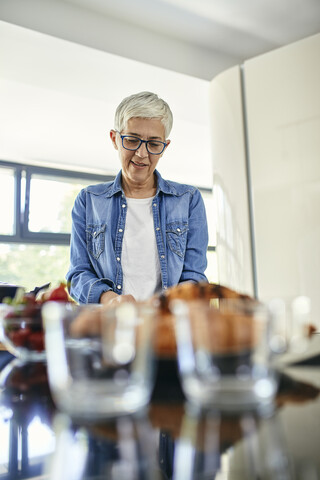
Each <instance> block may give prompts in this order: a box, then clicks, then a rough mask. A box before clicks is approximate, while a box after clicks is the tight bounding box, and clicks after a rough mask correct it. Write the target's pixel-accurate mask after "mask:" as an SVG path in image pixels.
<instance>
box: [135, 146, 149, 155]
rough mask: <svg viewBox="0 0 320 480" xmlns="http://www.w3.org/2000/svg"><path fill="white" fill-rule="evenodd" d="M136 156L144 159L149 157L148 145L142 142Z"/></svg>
mask: <svg viewBox="0 0 320 480" xmlns="http://www.w3.org/2000/svg"><path fill="white" fill-rule="evenodd" d="M136 154H137V155H139V157H142V158H144V157H147V156H148V155H149V152H148V150H147V144H146V143H144V142H142V143H141V145H140V147H139V148H137V150H136Z"/></svg>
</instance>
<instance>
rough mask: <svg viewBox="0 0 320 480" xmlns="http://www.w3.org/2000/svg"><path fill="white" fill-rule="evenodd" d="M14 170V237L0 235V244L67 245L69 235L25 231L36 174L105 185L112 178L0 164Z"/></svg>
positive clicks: (12, 163)
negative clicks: (31, 185) (33, 179)
mask: <svg viewBox="0 0 320 480" xmlns="http://www.w3.org/2000/svg"><path fill="white" fill-rule="evenodd" d="M2 167H3V168H11V169H13V170H15V176H14V212H15V213H14V232H15V233H14V234H13V235H1V234H0V242H1V243H25V244H30V243H32V244H45V245H69V244H70V234H69V233H54V232H32V231H30V230H29V228H28V223H29V210H30V184H31V177H32V175H35V174H39V175H44V176H47V177H49V178H50V177H55V178H57V177H61V178H64V179H65V178H70V179H76V180H82V179H83V180H86V181H88V180H92V182H93V183H94V182H108V181H110V180H113V179H114V178H115V175H99V174H94V173H86V172H78V171H76V170H64V169H59V168H51V167H40V166H36V165H27V164H22V163H17V162H10V161H5V160H0V168H2ZM23 174H25V195H24V199H23V198H22V177H23Z"/></svg>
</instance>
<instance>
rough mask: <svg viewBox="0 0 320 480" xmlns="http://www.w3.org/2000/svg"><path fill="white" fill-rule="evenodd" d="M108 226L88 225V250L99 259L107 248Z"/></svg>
mask: <svg viewBox="0 0 320 480" xmlns="http://www.w3.org/2000/svg"><path fill="white" fill-rule="evenodd" d="M105 231H106V225H105V224H102V225H87V228H86V236H87V249H88V252H89V253H91V255H92V256H93V257H94V258H95V259H98V258H99V257H100V255H101V253H102V252H103V251H104V248H105Z"/></svg>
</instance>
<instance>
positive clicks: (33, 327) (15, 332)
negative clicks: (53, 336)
mask: <svg viewBox="0 0 320 480" xmlns="http://www.w3.org/2000/svg"><path fill="white" fill-rule="evenodd" d="M48 301H58V302H70V301H72V300H71V298H70V296H69V294H68V291H67V288H66V284H65V283H63V282H61V283H60V284H59V285H58V286H57V287H56V288H53V289H51V290H48V291H46V292H44V293H42V294H41V296H40V297H39V295H35V294H34V293H24V292H23V291H21V290H20V291H19V292H17V295H16V296H15V297H14V298H13V299H11V300H10V301H9V302H8V303H7V304H5V303H3V304H2V308H1V333H2V342H3V344H4V346H5V347H6V349H7V350H8V351H9V352H10V353H12V354H13V355H14V356H15V357H17V358H19V359H20V360H22V361H26V362H29V361H44V360H45V359H46V352H45V342H44V329H43V321H42V313H41V310H42V306H43V304H44V303H45V302H48Z"/></svg>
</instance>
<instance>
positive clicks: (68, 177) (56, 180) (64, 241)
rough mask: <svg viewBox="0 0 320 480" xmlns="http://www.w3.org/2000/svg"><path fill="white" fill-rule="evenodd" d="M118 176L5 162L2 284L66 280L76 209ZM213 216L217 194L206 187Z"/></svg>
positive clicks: (1, 171) (211, 255)
mask: <svg viewBox="0 0 320 480" xmlns="http://www.w3.org/2000/svg"><path fill="white" fill-rule="evenodd" d="M113 178H114V176H107V175H95V174H89V173H84V172H75V171H70V170H59V169H54V168H47V167H38V166H32V165H23V164H19V163H12V162H5V161H0V184H1V188H0V201H1V222H0V281H1V282H7V283H14V284H19V285H22V286H24V287H25V288H26V289H27V290H32V289H33V288H34V287H36V286H40V285H42V284H45V283H48V282H58V281H60V280H64V278H65V274H66V272H67V270H68V266H69V243H70V231H71V209H72V206H73V203H74V200H75V197H76V195H77V194H78V193H79V191H80V190H81V189H82V188H84V187H85V186H87V185H90V184H94V183H100V182H105V181H109V180H112V179H113ZM200 190H201V192H202V195H203V198H204V201H205V204H206V208H207V212H208V211H209V212H212V211H213V201H212V192H211V190H210V189H201V188H200ZM212 218H213V215H212V214H211V213H210V214H208V222H209V232H210V247H209V249H208V270H207V272H206V273H207V276H208V278H209V280H210V281H217V266H216V258H215V257H216V255H215V248H214V245H215V236H214V233H215V228H214V225H212V224H211V223H210V219H212Z"/></svg>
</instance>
